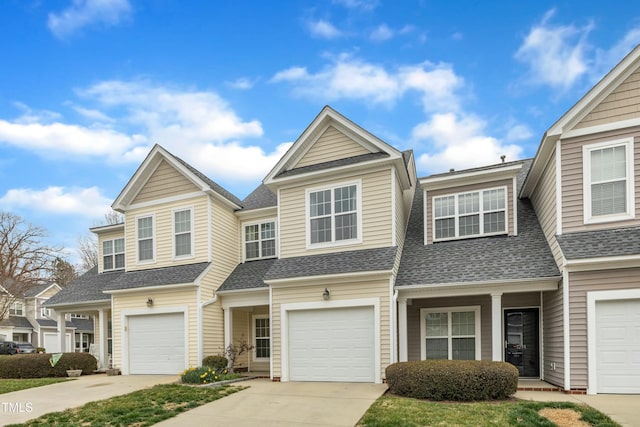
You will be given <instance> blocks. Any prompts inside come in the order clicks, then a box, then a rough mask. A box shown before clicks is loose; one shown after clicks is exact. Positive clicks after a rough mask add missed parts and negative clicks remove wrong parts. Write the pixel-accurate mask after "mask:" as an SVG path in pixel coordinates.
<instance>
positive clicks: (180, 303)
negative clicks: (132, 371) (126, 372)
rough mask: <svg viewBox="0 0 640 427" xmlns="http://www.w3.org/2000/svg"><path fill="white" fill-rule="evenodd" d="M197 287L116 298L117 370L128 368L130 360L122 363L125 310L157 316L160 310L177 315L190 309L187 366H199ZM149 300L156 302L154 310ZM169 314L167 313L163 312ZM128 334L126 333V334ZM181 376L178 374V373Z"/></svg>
mask: <svg viewBox="0 0 640 427" xmlns="http://www.w3.org/2000/svg"><path fill="white" fill-rule="evenodd" d="M196 295H197V289H196V287H185V288H182V289H167V290H158V289H153V290H141V291H139V292H138V291H136V292H131V293H125V294H118V295H113V298H112V307H113V319H112V322H113V323H112V326H113V327H112V332H113V361H114V365H115V366H117V367H124V364H125V363H128V361H124V360H122V348H121V346H122V344H123V337H122V333H123V331H122V327H123V325H122V320H123V319H122V316H123V311H135V314H136V315H140V314H142V315H143V314H155V313H158V312H159V309H164V310H168V309H175V311H176V312H178V311H180V312H182V310H183V309H184V308H185V307H186V308H187V312H186V317H185V321H187V322H188V323H187V325H188V326H187V328H188V331H189V332H188V335H187V336H186V337H185V345H186V346H187V349H188V351H189V354H188V359H187V361H186V362H187V365H188V366H198V365H200V361H199V360H198V307H197V296H196ZM147 298H152V299H153V308H149V307H147V305H146V301H147ZM163 312H166V311H163ZM124 333H126V332H124ZM176 374H177V372H176Z"/></svg>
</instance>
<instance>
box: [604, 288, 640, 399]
mask: <svg viewBox="0 0 640 427" xmlns="http://www.w3.org/2000/svg"><path fill="white" fill-rule="evenodd" d="M596 370H597V381H596V384H597V392H598V393H634V394H635V393H640V300H638V299H631V300H616V301H599V302H597V303H596Z"/></svg>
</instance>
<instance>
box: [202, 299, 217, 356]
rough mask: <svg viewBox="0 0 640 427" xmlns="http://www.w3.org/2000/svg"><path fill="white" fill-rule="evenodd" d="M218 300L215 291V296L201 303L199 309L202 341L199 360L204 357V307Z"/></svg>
mask: <svg viewBox="0 0 640 427" xmlns="http://www.w3.org/2000/svg"><path fill="white" fill-rule="evenodd" d="M199 297H200V292H198V298H199ZM216 301H218V294H216V293H214V294H213V298H211V299H210V300H208V301H205V302H203V303H200V308H199V309H198V326H199V331H198V335H199V338H200V342H199V343H198V344H199V345H198V360H199V362H202V359H204V325H203V314H202V313H203V312H204V308H205V307H206V306H208V305H211V304H215V302H216Z"/></svg>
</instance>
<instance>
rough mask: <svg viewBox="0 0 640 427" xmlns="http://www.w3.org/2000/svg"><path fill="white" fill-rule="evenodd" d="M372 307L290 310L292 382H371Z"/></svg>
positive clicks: (372, 370)
mask: <svg viewBox="0 0 640 427" xmlns="http://www.w3.org/2000/svg"><path fill="white" fill-rule="evenodd" d="M373 317H374V316H373V307H349V308H334V309H326V310H325V309H323V310H303V311H291V312H289V378H290V379H291V381H344V382H373V381H374V371H375V366H374V355H375V351H376V349H375V344H374V319H373Z"/></svg>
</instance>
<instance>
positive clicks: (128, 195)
mask: <svg viewBox="0 0 640 427" xmlns="http://www.w3.org/2000/svg"><path fill="white" fill-rule="evenodd" d="M162 160H165V161H167V162H168V163H169V164H170V165H171V166H173V167H174V168H175V169H177V170H178V171H179V172H180V173H181V174H182V175H184V177H185V178H187V179H188V180H189V181H191V182H192V183H193V184H194V185H195V186H197V187H198V188H199V189H200V190H201V191H203V192H205V193H207V194H211V195H214V196H217V198H218V199H219V200H222V201H223V202H226V203H227V204H229V205H231V206H232V207H233V208H234V209H239V208H240V207H241V202H240V199H238V198H237V197H236V196H234V195H233V194H231V193H230V192H229V191H227V190H225V189H224V188H223V187H222V186H220V185H218V184H217V183H215V182H214V181H212V180H211V179H209V178H207V177H206V176H205V175H204V174H203V173H201V172H199V171H198V170H197V169H195V168H194V167H193V166H191V165H189V164H188V163H187V162H185V161H184V160H182V159H180V158H179V157H176V156H174V155H173V154H171V153H169V152H168V151H167V150H165V149H164V148H163V147H161V146H160V145H158V144H156V145H154V146H153V148H152V149H151V151H150V152H149V154H148V155H147V157H146V158H145V159H144V161H143V162H142V163H141V164H140V166H139V167H138V169H136V171H135V173H134V174H133V176H132V177H131V178H130V179H129V182H127V185H125V187H124V188H123V189H122V191H121V192H120V194H119V195H118V197H116V199H115V201H114V202H113V204H112V205H111V207H112V208H113V209H114V210H116V211H118V212H123V211H124V210H125V208H126V206H127V205H128V204H129V203H131V202H132V201H133V200H134V198H135V196H136V195H137V194H138V192H139V191H140V190H141V189H142V188H143V187H144V184H145V183H146V182H147V180H148V179H149V178H150V177H151V175H152V174H153V172H154V171H155V169H156V168H157V167H158V165H159V164H160V162H161V161H162Z"/></svg>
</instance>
